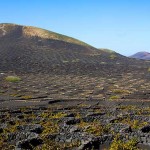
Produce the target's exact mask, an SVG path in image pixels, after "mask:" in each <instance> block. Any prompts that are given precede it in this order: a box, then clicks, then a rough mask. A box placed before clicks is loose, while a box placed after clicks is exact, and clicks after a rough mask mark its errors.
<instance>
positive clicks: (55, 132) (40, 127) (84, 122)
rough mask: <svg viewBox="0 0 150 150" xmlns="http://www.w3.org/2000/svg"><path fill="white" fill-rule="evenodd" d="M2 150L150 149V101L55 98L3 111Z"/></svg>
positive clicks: (0, 128) (0, 135)
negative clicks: (37, 104) (39, 104)
mask: <svg viewBox="0 0 150 150" xmlns="http://www.w3.org/2000/svg"><path fill="white" fill-rule="evenodd" d="M0 123H1V124H0V139H1V142H0V147H1V149H35V150H40V149H50V150H54V149H60V150H62V149H64V150H66V149H68V150H71V149H74V150H85V149H95V150H101V149H111V150H115V149H118V150H119V149H146V150H148V149H149V148H150V101H146V102H145V101H144V102H142V103H141V102H139V101H132V103H131V101H115V102H114V101H108V100H92V101H91V100H76V101H72V100H50V101H48V102H47V104H46V105H41V106H36V107H35V106H34V107H33V106H30V107H21V108H13V109H12V108H11V109H8V108H7V109H6V108H3V109H1V110H0Z"/></svg>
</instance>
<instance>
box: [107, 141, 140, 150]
mask: <svg viewBox="0 0 150 150" xmlns="http://www.w3.org/2000/svg"><path fill="white" fill-rule="evenodd" d="M136 145H137V140H136V139H131V140H129V141H127V142H124V141H121V140H120V139H118V138H115V139H114V140H113V142H112V144H111V146H110V150H138V148H137V146H136Z"/></svg>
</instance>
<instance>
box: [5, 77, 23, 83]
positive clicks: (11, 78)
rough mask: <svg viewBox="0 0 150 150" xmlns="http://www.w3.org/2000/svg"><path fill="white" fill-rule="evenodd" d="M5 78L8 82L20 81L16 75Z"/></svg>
mask: <svg viewBox="0 0 150 150" xmlns="http://www.w3.org/2000/svg"><path fill="white" fill-rule="evenodd" d="M5 80H6V81H8V82H19V81H21V78H20V77H18V76H7V77H6V78H5Z"/></svg>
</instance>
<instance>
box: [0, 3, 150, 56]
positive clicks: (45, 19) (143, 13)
mask: <svg viewBox="0 0 150 150" xmlns="http://www.w3.org/2000/svg"><path fill="white" fill-rule="evenodd" d="M0 23H16V24H21V25H30V26H37V27H41V28H45V29H48V30H51V31H54V32H58V33H61V34H65V35H68V36H71V37H74V38H77V39H79V40H82V41H84V42H86V43H88V44H90V45H92V46H94V47H97V48H109V49H112V50H115V51H116V52H119V53H120V54H123V55H127V56H128V55H132V54H134V53H135V52H138V51H148V52H150V0H0Z"/></svg>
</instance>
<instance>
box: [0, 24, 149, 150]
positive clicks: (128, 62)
mask: <svg viewBox="0 0 150 150" xmlns="http://www.w3.org/2000/svg"><path fill="white" fill-rule="evenodd" d="M0 60H1V63H0V149H2V150H6V149H7V150H13V149H16V150H23V149H25V150H27V149H28V150H56V149H58V150H87V149H89V150H91V149H94V150H138V149H139V150H140V149H145V150H149V149H150V61H144V60H136V59H131V58H127V57H124V56H122V55H120V54H117V53H115V52H112V51H109V50H107V49H96V48H94V47H92V46H90V45H88V44H86V43H84V42H81V41H79V40H76V39H73V38H70V37H67V36H64V35H61V34H57V33H54V32H50V31H47V30H43V29H39V28H35V27H28V26H19V25H15V24H0Z"/></svg>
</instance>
